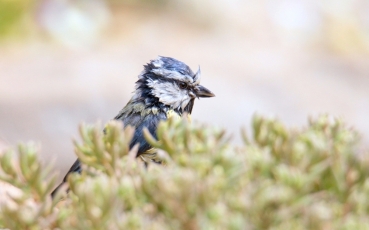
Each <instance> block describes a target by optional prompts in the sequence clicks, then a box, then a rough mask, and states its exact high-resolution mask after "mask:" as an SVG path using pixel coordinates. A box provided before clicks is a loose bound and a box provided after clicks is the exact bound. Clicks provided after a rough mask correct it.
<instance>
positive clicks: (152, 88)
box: [136, 56, 215, 113]
mask: <svg viewBox="0 0 369 230" xmlns="http://www.w3.org/2000/svg"><path fill="white" fill-rule="evenodd" d="M200 80H201V71H200V68H199V69H198V71H197V72H196V73H194V72H193V71H192V70H191V69H190V68H189V67H188V66H187V65H186V64H185V63H183V62H181V61H178V60H176V59H174V58H170V57H161V56H159V57H158V58H157V59H155V60H152V61H150V63H148V64H147V65H145V66H144V71H143V72H142V73H141V74H140V75H139V80H138V81H137V82H136V91H137V92H136V97H140V98H141V99H142V100H144V102H145V104H146V105H149V106H150V105H151V104H152V105H156V104H157V103H161V104H162V105H165V106H167V107H170V108H172V109H174V110H178V111H179V112H181V113H182V112H188V113H191V112H192V107H193V104H194V100H195V98H196V97H197V98H200V97H214V96H215V95H214V94H213V93H212V92H211V91H210V90H208V89H207V88H205V87H204V86H202V85H200Z"/></svg>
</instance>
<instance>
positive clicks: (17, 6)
mask: <svg viewBox="0 0 369 230" xmlns="http://www.w3.org/2000/svg"><path fill="white" fill-rule="evenodd" d="M30 10H32V4H31V1H30V0H0V38H1V37H3V36H5V35H8V34H10V33H12V32H15V31H16V30H17V28H19V27H20V24H21V21H22V18H23V17H24V15H25V14H27V13H28V12H29V11H30Z"/></svg>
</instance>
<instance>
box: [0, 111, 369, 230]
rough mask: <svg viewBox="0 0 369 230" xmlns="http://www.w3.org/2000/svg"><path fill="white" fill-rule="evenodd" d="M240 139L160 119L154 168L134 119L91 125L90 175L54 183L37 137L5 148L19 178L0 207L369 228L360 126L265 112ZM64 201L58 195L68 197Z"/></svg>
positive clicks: (222, 225)
mask: <svg viewBox="0 0 369 230" xmlns="http://www.w3.org/2000/svg"><path fill="white" fill-rule="evenodd" d="M251 127H252V134H253V135H252V136H251V137H248V135H247V134H246V132H242V136H243V139H244V145H243V146H238V147H234V146H232V145H231V144H230V141H229V136H228V135H227V134H226V133H225V131H224V130H220V129H216V128H212V127H207V126H204V125H202V124H198V123H190V122H188V121H187V120H182V119H175V118H173V119H169V120H168V121H166V122H162V123H161V124H160V125H159V127H158V130H157V136H158V140H156V139H155V138H153V137H152V136H151V135H150V133H149V132H145V138H146V139H147V140H148V142H149V143H150V144H151V145H152V146H154V147H155V148H157V149H158V157H159V158H160V159H161V160H162V162H163V163H162V164H160V165H159V164H156V163H152V164H150V165H149V166H148V167H147V168H146V167H145V166H144V164H143V162H141V161H140V160H139V158H135V155H136V148H133V149H131V150H129V143H130V140H131V138H132V135H133V131H134V130H133V128H131V127H127V128H125V129H123V126H122V124H121V123H119V122H117V121H113V122H109V123H108V124H107V125H106V127H105V134H104V133H103V132H102V131H101V130H102V128H101V127H100V126H99V125H92V126H91V125H81V127H80V134H81V141H75V152H76V154H77V156H78V157H79V158H80V160H81V162H82V165H83V172H82V174H75V175H71V176H70V177H69V178H68V184H69V189H70V191H69V193H68V194H67V195H66V194H65V193H64V194H63V193H59V194H58V195H57V196H58V197H57V199H55V200H52V199H51V197H50V196H49V193H50V192H51V190H52V188H53V187H54V185H55V176H50V168H45V167H43V165H42V163H41V162H40V160H39V159H38V158H37V151H36V149H37V148H36V147H35V146H34V145H32V144H29V145H22V146H20V147H19V150H18V152H17V154H15V152H14V151H13V150H9V151H7V152H5V153H3V154H1V156H0V164H1V169H0V180H1V181H3V182H4V183H7V184H11V185H12V186H13V187H14V189H13V191H12V192H9V193H8V196H7V199H5V200H4V201H3V202H2V203H1V206H0V228H9V229H368V228H369V219H368V215H369V199H368V195H367V194H368V193H369V179H368V175H369V167H368V164H369V161H368V159H369V158H367V155H366V154H365V152H360V151H359V149H358V144H359V142H358V140H359V135H358V134H357V133H356V132H355V131H354V130H352V129H350V128H348V127H347V126H346V125H345V124H344V123H343V122H342V121H340V120H336V119H332V118H330V117H328V116H320V117H318V118H316V119H310V121H309V123H308V125H307V127H303V128H300V129H289V128H287V127H286V126H285V125H283V124H282V123H281V122H279V121H278V120H274V119H265V118H263V117H261V116H255V117H254V119H253V121H252V126H251ZM62 197H64V198H63V199H62V201H60V199H61V198H62Z"/></svg>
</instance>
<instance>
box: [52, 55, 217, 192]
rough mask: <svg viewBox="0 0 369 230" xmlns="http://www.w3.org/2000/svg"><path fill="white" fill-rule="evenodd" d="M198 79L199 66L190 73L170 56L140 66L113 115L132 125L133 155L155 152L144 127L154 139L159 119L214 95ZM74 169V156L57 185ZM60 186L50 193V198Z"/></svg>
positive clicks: (147, 159)
mask: <svg viewBox="0 0 369 230" xmlns="http://www.w3.org/2000/svg"><path fill="white" fill-rule="evenodd" d="M200 80H201V71H200V68H199V69H198V71H197V72H196V73H194V72H193V71H192V70H191V69H190V68H189V67H188V66H187V65H186V64H185V63H183V62H181V61H178V60H176V59H174V58H170V57H162V56H159V57H158V58H157V59H155V60H151V61H150V62H149V63H148V64H146V65H144V69H143V71H142V72H141V73H140V75H139V76H138V81H137V82H136V87H135V89H136V90H135V91H134V94H133V96H132V98H131V100H130V101H129V102H128V103H127V105H126V106H125V107H124V108H123V109H122V110H121V111H119V113H118V115H117V116H116V117H115V118H114V119H115V120H120V121H122V122H123V124H124V126H127V125H130V126H133V127H134V128H135V133H134V135H133V138H132V141H131V143H130V148H132V147H133V146H135V145H136V144H138V145H139V148H138V152H137V157H140V158H142V160H143V161H145V162H146V163H147V162H150V161H155V156H156V152H155V149H153V148H152V147H151V146H150V144H149V143H147V141H146V140H145V138H144V135H143V129H144V128H147V129H148V130H149V132H150V133H151V135H152V136H154V137H155V138H156V137H157V136H156V128H157V126H158V124H159V122H160V121H161V120H166V119H167V118H168V117H169V116H171V115H178V116H182V114H184V113H186V114H191V112H192V108H193V106H194V102H195V98H200V97H214V96H215V95H214V94H213V93H212V92H211V91H210V90H208V89H207V88H205V87H204V86H202V85H200ZM75 172H78V173H80V172H81V165H80V162H79V160H78V159H77V160H76V161H75V162H74V164H73V165H72V167H71V168H70V169H69V171H68V173H67V174H66V176H65V177H64V179H63V182H62V184H61V185H63V184H64V183H65V182H66V179H67V177H68V175H69V174H70V173H75ZM61 185H59V186H58V187H57V188H56V189H55V190H54V191H53V192H52V194H51V196H52V197H53V196H54V195H55V193H56V192H57V190H58V189H59V188H60V187H61Z"/></svg>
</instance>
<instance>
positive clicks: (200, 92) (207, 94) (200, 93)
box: [195, 85, 215, 97]
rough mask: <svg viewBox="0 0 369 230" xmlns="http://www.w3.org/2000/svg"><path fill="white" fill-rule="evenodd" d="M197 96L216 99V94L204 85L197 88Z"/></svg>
mask: <svg viewBox="0 0 369 230" xmlns="http://www.w3.org/2000/svg"><path fill="white" fill-rule="evenodd" d="M195 94H196V96H197V97H215V94H214V93H212V92H211V91H210V90H208V89H207V88H205V87H204V86H202V85H198V86H196V87H195Z"/></svg>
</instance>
